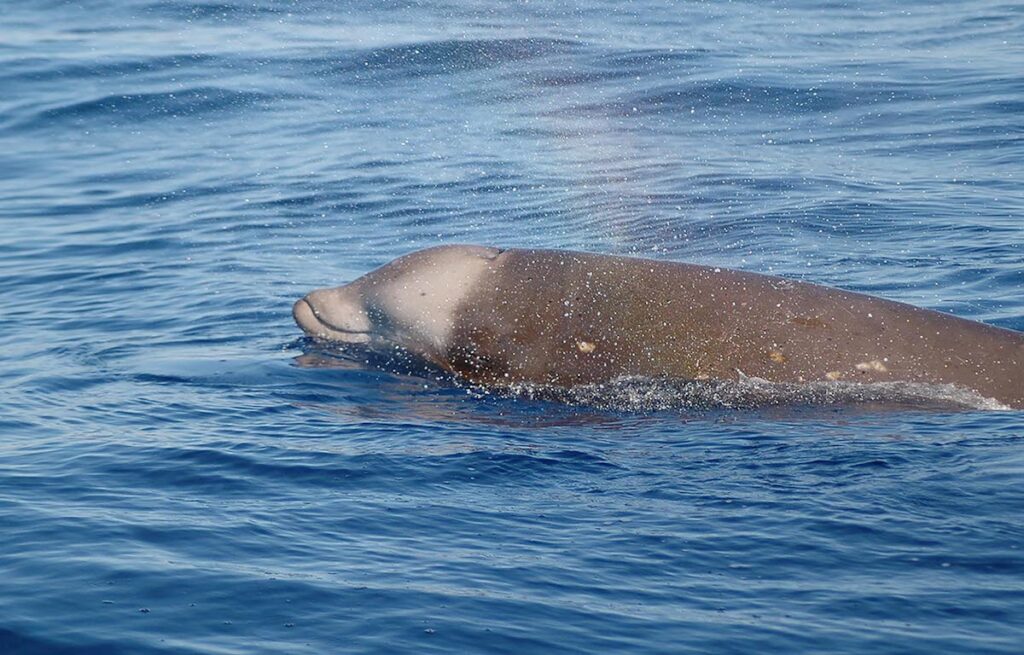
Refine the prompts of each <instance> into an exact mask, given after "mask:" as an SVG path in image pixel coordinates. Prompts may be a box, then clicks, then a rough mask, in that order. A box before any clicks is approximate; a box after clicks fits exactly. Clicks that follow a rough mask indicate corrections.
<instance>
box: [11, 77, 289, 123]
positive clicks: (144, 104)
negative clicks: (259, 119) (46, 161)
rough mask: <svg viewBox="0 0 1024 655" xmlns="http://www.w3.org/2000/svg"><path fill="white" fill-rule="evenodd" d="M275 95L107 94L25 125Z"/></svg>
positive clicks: (164, 114)
mask: <svg viewBox="0 0 1024 655" xmlns="http://www.w3.org/2000/svg"><path fill="white" fill-rule="evenodd" d="M275 97H279V96H273V95H269V94H265V93H259V92H255V91H232V90H230V89H223V88H220V87H197V88H191V89H183V90H181V91H162V92H157V93H133V94H118V95H108V96H104V97H102V98H96V99H94V100H86V101H83V102H76V103H73V104H70V105H64V106H61V107H54V108H51V109H46V110H43V111H41V112H39V113H37V114H36V115H35V116H34V118H32V119H31V120H30V124H29V125H27V126H26V127H29V126H44V125H47V126H48V125H53V124H55V123H61V122H72V123H76V122H79V121H84V120H93V119H97V118H113V117H116V118H118V119H122V120H124V121H131V122H139V121H145V120H152V119H161V118H172V117H177V116H195V115H199V114H208V113H213V112H219V111H228V110H235V109H240V108H245V107H250V106H252V105H255V104H257V103H259V102H269V101H270V100H272V99H274V98H275Z"/></svg>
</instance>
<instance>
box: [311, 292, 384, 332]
mask: <svg viewBox="0 0 1024 655" xmlns="http://www.w3.org/2000/svg"><path fill="white" fill-rule="evenodd" d="M299 302H301V303H302V304H303V305H305V307H306V308H307V309H308V310H309V314H310V315H311V317H312V318H313V320H315V321H316V323H318V324H319V326H321V328H325V329H327V330H328V331H329V332H331V333H334V334H335V335H336V336H337V337H341V338H342V339H344V338H346V337H348V338H353V339H354V340H356V341H357V342H361V341H365V340H368V339H369V338H370V337H371V332H370V331H369V330H346V329H344V328H339V326H338V325H335V324H334V323H332V322H331V321H330V320H327V319H326V318H324V316H322V315H321V313H319V312H318V311H316V307H315V306H314V305H313V304H312V303H310V302H309V301H308V300H306V299H305V298H301V299H299ZM300 324H301V322H300ZM306 332H311V331H309V330H306Z"/></svg>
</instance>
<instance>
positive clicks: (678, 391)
mask: <svg viewBox="0 0 1024 655" xmlns="http://www.w3.org/2000/svg"><path fill="white" fill-rule="evenodd" d="M509 392H510V393H511V394H512V395H513V396H516V397H521V398H527V399H530V400H549V401H556V402H562V403H568V404H571V405H580V406H586V407H594V408H597V409H609V410H616V411H630V412H638V411H663V410H678V409H686V410H714V409H761V408H767V407H780V406H791V407H799V406H812V407H813V406H818V407H822V406H844V405H859V404H868V403H870V404H877V405H879V406H881V407H894V408H913V409H983V410H1001V409H1007V407H1006V406H1005V405H1002V404H1001V403H999V402H997V401H995V400H993V399H991V398H985V397H984V396H981V395H980V394H978V393H976V392H974V391H971V390H968V389H963V388H961V387H957V386H955V385H952V384H924V383H919V382H876V383H869V384H864V383H856V382H841V381H836V382H811V383H807V384H792V383H781V382H769V381H768V380H764V379H761V378H752V377H744V378H741V379H740V380H678V379H669V378H645V377H622V378H619V379H617V380H614V381H612V382H609V383H604V384H586V385H578V386H574V387H556V386H552V385H532V384H521V385H513V386H512V387H510V388H509Z"/></svg>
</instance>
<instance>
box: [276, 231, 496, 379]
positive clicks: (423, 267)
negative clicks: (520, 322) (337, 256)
mask: <svg viewBox="0 0 1024 655" xmlns="http://www.w3.org/2000/svg"><path fill="white" fill-rule="evenodd" d="M500 253H501V250H499V249H497V248H487V247H483V246H468V245H457V246H439V247H435V248H428V249H426V250H420V251H417V252H413V253H410V254H408V255H405V256H403V257H399V258H398V259H396V260H394V261H392V262H391V263H389V264H385V265H384V266H382V267H380V268H378V269H376V270H374V271H371V272H369V273H367V274H366V275H364V276H362V277H360V278H358V279H356V280H353V281H352V282H350V283H349V284H345V285H342V286H340V287H332V288H326V289H317V290H316V291H312V292H310V293H309V294H307V295H306V296H304V297H303V298H301V299H300V300H298V301H297V302H296V303H295V305H294V306H293V307H292V315H293V316H294V317H295V322H296V323H298V325H299V327H300V328H302V330H303V332H305V333H306V335H308V336H310V337H313V338H314V339H318V340H321V341H326V342H331V343H342V344H364V345H366V346H367V347H370V348H373V349H382V348H388V347H391V346H395V345H400V346H402V347H403V348H405V349H406V350H410V351H413V352H416V353H417V354H420V355H422V356H425V357H426V358H427V359H428V360H436V359H437V357H438V356H439V355H440V354H441V353H444V352H445V351H446V349H447V348H448V346H449V343H450V341H451V335H452V331H453V329H454V326H455V313H456V309H457V308H458V306H459V304H460V303H461V302H462V301H463V300H465V298H466V297H467V296H468V295H469V293H470V291H471V290H472V289H473V288H474V287H475V286H476V284H477V283H478V282H479V280H480V278H481V277H482V276H483V275H484V273H485V272H486V271H487V270H488V268H489V267H490V264H491V262H492V260H494V259H495V258H496V257H497V256H498V255H499V254H500Z"/></svg>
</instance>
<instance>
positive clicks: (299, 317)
mask: <svg viewBox="0 0 1024 655" xmlns="http://www.w3.org/2000/svg"><path fill="white" fill-rule="evenodd" d="M292 318H294V319H295V323H296V324H297V325H298V326H299V327H300V328H302V330H303V331H304V332H307V333H312V332H314V331H315V327H316V326H317V324H319V322H320V321H318V320H317V318H316V314H314V313H313V307H312V306H310V304H309V301H307V300H306V299H305V298H299V299H298V300H296V301H295V304H294V305H292Z"/></svg>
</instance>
